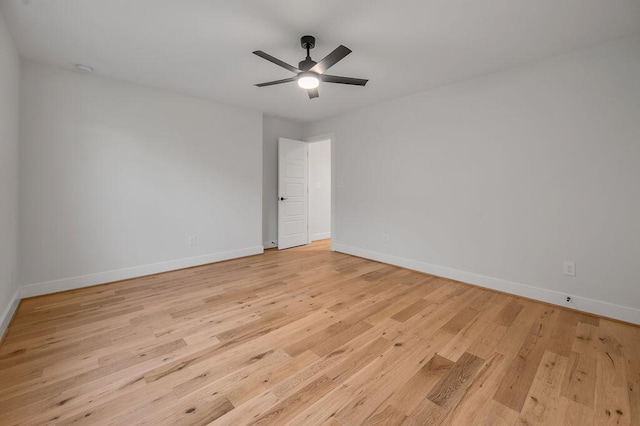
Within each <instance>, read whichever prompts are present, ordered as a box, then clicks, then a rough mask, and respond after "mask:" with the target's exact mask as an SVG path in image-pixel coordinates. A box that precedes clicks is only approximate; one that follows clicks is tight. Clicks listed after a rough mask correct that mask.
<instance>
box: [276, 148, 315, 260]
mask: <svg viewBox="0 0 640 426" xmlns="http://www.w3.org/2000/svg"><path fill="white" fill-rule="evenodd" d="M308 152H309V147H308V145H307V143H306V142H302V141H296V140H293V139H285V138H279V139H278V249H279V250H282V249H286V248H289V247H295V246H301V245H303V244H307V242H308V236H307V234H308V230H307V197H308V194H307V163H308V158H307V155H308Z"/></svg>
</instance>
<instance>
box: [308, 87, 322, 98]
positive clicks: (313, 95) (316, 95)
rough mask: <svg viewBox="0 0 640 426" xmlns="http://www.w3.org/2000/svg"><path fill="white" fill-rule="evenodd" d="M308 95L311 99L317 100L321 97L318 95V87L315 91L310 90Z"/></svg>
mask: <svg viewBox="0 0 640 426" xmlns="http://www.w3.org/2000/svg"><path fill="white" fill-rule="evenodd" d="M307 93H308V94H309V99H313V98H317V97H319V96H320V95H319V94H318V88H317V87H316V88H315V89H308V90H307Z"/></svg>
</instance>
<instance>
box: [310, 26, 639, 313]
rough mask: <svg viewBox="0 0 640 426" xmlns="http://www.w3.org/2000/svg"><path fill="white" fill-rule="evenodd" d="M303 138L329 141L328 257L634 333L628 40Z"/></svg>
mask: <svg viewBox="0 0 640 426" xmlns="http://www.w3.org/2000/svg"><path fill="white" fill-rule="evenodd" d="M305 131H306V133H307V135H309V136H312V135H317V134H325V133H330V132H332V133H334V135H335V139H334V140H333V142H334V143H333V149H334V150H336V153H335V163H334V167H336V168H337V170H336V175H335V179H336V185H335V186H336V187H337V191H336V194H335V203H336V206H335V212H334V214H335V217H334V219H335V222H336V223H335V224H334V229H333V232H334V235H333V236H332V237H333V242H334V245H335V248H336V249H338V250H340V251H345V252H350V253H354V254H359V255H361V256H365V257H370V258H376V259H378V260H382V261H387V262H391V263H396V264H402V265H405V266H409V267H412V268H415V269H420V270H423V271H426V272H433V273H436V274H439V275H444V276H449V277H453V278H457V279H460V280H462V281H467V282H472V283H476V284H480V285H485V286H489V287H493V288H497V289H501V290H504V291H509V292H512V293H518V294H522V295H525V296H528V297H535V298H538V299H542V300H547V301H550V302H553V303H558V304H563V303H565V302H564V297H565V295H572V296H574V304H569V306H573V307H577V308H578V309H583V310H587V311H592V312H597V313H601V314H603V315H608V316H612V317H616V318H620V319H624V320H627V321H633V322H637V323H640V260H639V259H640V189H639V188H640V37H634V38H627V39H622V40H617V41H615V42H611V43H607V44H602V45H599V46H596V47H593V48H589V49H586V50H580V51H575V52H573V53H571V54H567V55H563V56H559V57H555V58H551V59H548V60H545V61H542V62H538V63H535V64H531V65H528V66H524V67H520V68H517V69H511V70H507V71H504V72H500V73H494V74H491V75H486V76H484V77H481V78H476V79H473V80H469V81H466V82H462V83H459V84H455V85H451V86H448V87H443V88H440V89H437V90H432V91H429V92H425V93H421V94H417V95H413V96H409V97H405V98H402V99H398V100H394V101H390V102H386V103H383V104H378V105H375V106H372V107H369V108H366V109H362V110H359V111H357V112H353V113H349V114H345V115H342V116H338V117H335V118H332V119H327V120H325V121H321V122H318V123H314V124H312V125H310V126H308V128H306V129H305ZM385 233H386V234H388V235H389V242H388V243H385V242H383V234H385ZM564 260H572V261H575V262H576V263H577V276H576V277H568V276H565V275H563V273H562V262H563V261H564Z"/></svg>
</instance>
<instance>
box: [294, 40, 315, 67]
mask: <svg viewBox="0 0 640 426" xmlns="http://www.w3.org/2000/svg"><path fill="white" fill-rule="evenodd" d="M300 44H301V45H302V48H303V49H306V50H307V57H306V58H305V60H304V61H300V62H299V63H298V69H300V71H309V70H310V69H311V68H313V67H314V65H315V64H316V61H314V60H312V59H311V56H310V55H309V50H311V49H313V48H314V47H315V46H316V38H315V37H314V36H310V35H306V36H302V38H301V39H300Z"/></svg>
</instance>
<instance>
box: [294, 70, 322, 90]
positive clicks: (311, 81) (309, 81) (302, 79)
mask: <svg viewBox="0 0 640 426" xmlns="http://www.w3.org/2000/svg"><path fill="white" fill-rule="evenodd" d="M319 85H320V80H319V79H318V74H316V73H314V72H311V71H303V72H301V73H300V74H298V86H300V87H302V88H303V89H315V88H316V87H318V86H319Z"/></svg>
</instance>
